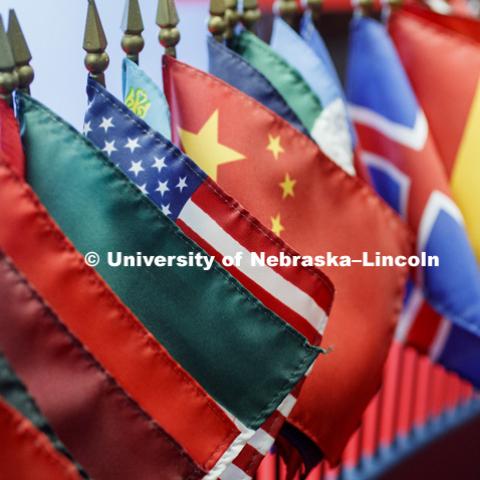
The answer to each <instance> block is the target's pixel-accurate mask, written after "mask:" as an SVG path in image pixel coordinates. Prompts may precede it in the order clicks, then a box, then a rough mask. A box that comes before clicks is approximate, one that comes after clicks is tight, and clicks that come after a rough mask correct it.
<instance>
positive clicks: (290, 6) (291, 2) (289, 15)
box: [278, 0, 300, 28]
mask: <svg viewBox="0 0 480 480" xmlns="http://www.w3.org/2000/svg"><path fill="white" fill-rule="evenodd" d="M278 13H279V14H280V16H281V17H282V18H283V20H285V22H287V23H288V24H289V25H290V26H291V27H292V28H293V27H294V26H295V24H296V23H297V20H298V17H299V14H300V12H299V10H298V7H297V2H296V1H295V0H280V1H279V3H278Z"/></svg>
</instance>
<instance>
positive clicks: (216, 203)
mask: <svg viewBox="0 0 480 480" xmlns="http://www.w3.org/2000/svg"><path fill="white" fill-rule="evenodd" d="M177 224H178V225H179V226H180V228H182V230H184V231H185V233H186V234H187V235H188V236H189V237H190V238H192V239H193V240H195V241H196V242H197V243H198V244H199V245H200V246H201V247H202V248H203V249H204V250H205V251H207V252H208V253H209V254H211V255H214V256H215V257H216V258H217V260H218V261H221V260H222V258H223V257H224V256H233V255H235V254H236V253H237V252H242V253H243V254H244V255H243V261H242V264H241V266H239V267H225V268H226V269H227V270H228V271H229V272H230V273H231V274H232V275H233V276H234V277H235V278H236V279H237V280H238V281H239V282H240V283H241V284H242V285H243V286H244V287H245V288H247V289H248V290H250V292H252V294H253V295H255V296H256V297H257V298H258V299H259V300H260V301H261V302H262V303H263V304H264V305H265V306H267V307H268V308H269V309H270V310H272V311H273V312H275V313H276V314H277V315H278V316H279V317H281V318H282V319H283V320H285V321H286V322H287V323H289V324H290V325H291V326H292V327H293V328H294V329H295V330H297V331H298V332H300V333H301V334H302V335H303V336H304V337H305V338H306V339H307V340H308V341H309V343H311V344H312V345H319V344H320V342H321V339H322V336H323V332H324V330H325V327H326V324H327V318H328V314H329V312H330V307H331V303H332V299H333V287H332V285H331V283H330V281H329V280H328V278H327V277H326V276H325V275H324V274H323V273H322V272H321V271H320V270H318V269H316V268H313V267H302V266H296V267H295V266H290V267H279V266H277V267H268V266H265V267H263V266H262V267H259V266H251V265H250V262H249V259H248V257H249V255H250V253H251V252H254V253H257V254H259V253H261V252H265V254H266V255H274V256H277V257H278V256H279V255H280V252H284V253H285V254H287V255H288V256H291V257H292V256H298V255H299V254H297V253H296V252H294V251H293V250H292V249H290V248H289V247H288V246H287V245H286V244H285V243H284V242H283V241H282V240H280V239H279V238H278V237H277V236H275V235H274V234H273V233H272V232H271V231H269V230H268V229H266V228H265V227H264V226H263V225H262V224H260V223H259V222H258V221H257V220H256V219H254V218H253V217H252V216H251V215H250V214H249V213H248V212H246V211H245V210H244V209H242V208H241V207H240V206H239V205H238V204H237V203H236V202H235V201H234V200H232V199H231V198H230V197H227V196H226V195H225V194H224V193H223V192H221V191H220V190H219V189H218V187H217V186H216V185H215V184H214V183H213V182H210V181H208V180H207V181H206V182H205V183H204V184H202V185H201V186H200V187H199V188H198V189H197V191H196V192H195V193H194V194H193V196H192V198H191V199H190V200H189V201H188V202H187V203H186V204H185V206H184V207H183V209H182V211H181V213H180V215H179V217H178V219H177Z"/></svg>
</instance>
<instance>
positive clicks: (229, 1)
mask: <svg viewBox="0 0 480 480" xmlns="http://www.w3.org/2000/svg"><path fill="white" fill-rule="evenodd" d="M237 8H238V7H237V0H225V22H226V23H227V29H226V30H225V38H226V39H227V40H230V39H231V38H233V32H234V31H235V27H236V26H237V23H238V22H239V21H240V14H239V13H238V9H237Z"/></svg>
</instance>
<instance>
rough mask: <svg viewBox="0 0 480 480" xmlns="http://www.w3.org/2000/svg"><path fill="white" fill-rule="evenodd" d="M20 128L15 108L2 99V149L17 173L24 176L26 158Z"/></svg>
mask: <svg viewBox="0 0 480 480" xmlns="http://www.w3.org/2000/svg"><path fill="white" fill-rule="evenodd" d="M18 130H19V129H18V123H17V120H16V119H15V116H14V115H13V109H12V108H11V107H10V105H9V104H8V103H7V102H6V101H5V100H3V99H0V150H1V151H2V152H3V153H4V154H5V157H6V158H8V161H9V163H10V166H11V167H12V169H13V170H14V171H15V173H16V174H17V175H18V176H20V177H23V176H24V174H25V158H24V155H23V148H22V142H21V140H20V135H19V131H18Z"/></svg>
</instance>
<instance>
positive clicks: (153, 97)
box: [122, 58, 172, 139]
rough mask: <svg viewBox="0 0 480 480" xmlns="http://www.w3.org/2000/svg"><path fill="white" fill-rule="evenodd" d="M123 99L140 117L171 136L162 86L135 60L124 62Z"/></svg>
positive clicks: (152, 126)
mask: <svg viewBox="0 0 480 480" xmlns="http://www.w3.org/2000/svg"><path fill="white" fill-rule="evenodd" d="M122 85H123V101H124V102H125V105H126V106H127V107H128V108H129V109H130V110H131V111H132V112H133V113H134V114H135V115H137V116H138V117H140V118H141V119H142V120H144V121H145V122H146V123H147V124H148V125H149V126H150V127H151V128H152V129H153V130H156V131H157V132H160V133H161V134H162V135H163V136H164V137H166V138H169V139H170V138H171V137H172V134H171V131H170V111H169V109H168V104H167V100H166V98H165V95H164V94H163V92H162V90H161V89H160V87H159V86H158V85H157V84H156V83H155V82H154V81H153V80H152V79H151V78H150V77H149V76H148V75H147V74H146V73H145V72H144V71H143V70H142V69H141V68H140V67H139V66H138V65H137V64H136V63H134V62H132V61H131V60H129V59H128V58H125V59H124V60H123V64H122Z"/></svg>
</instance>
